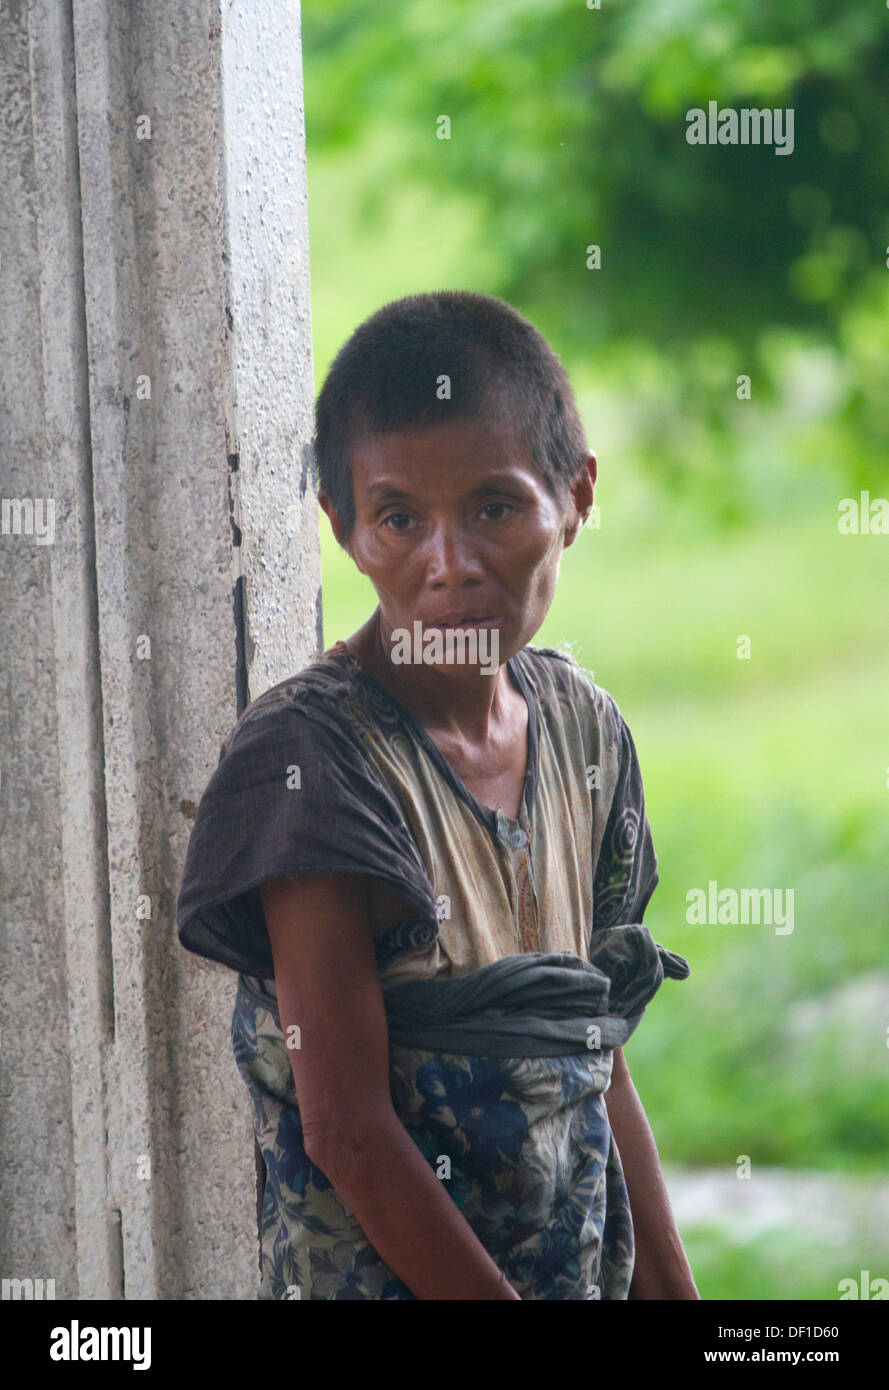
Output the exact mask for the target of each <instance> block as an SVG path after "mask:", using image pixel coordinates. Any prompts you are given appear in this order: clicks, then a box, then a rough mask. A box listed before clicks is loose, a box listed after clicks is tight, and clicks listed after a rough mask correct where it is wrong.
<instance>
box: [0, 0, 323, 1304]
mask: <svg viewBox="0 0 889 1390" xmlns="http://www.w3.org/2000/svg"><path fill="white" fill-rule="evenodd" d="M0 81H2V90H3V92H4V100H3V102H2V103H0V123H2V124H0V160H2V168H0V177H2V186H3V188H4V190H5V193H4V198H3V199H0V314H2V323H3V337H4V343H3V348H4V359H5V360H4V364H3V371H4V376H5V380H6V382H7V392H6V400H5V402H4V421H3V438H2V441H0V443H2V449H3V472H2V482H0V498H2V499H6V500H7V502H8V503H9V505H8V506H7V508H6V513H5V517H6V520H5V522H4V534H2V535H0V581H2V584H3V595H4V598H3V603H2V605H0V624H2V629H3V631H2V632H0V646H2V650H3V651H4V652H5V654H6V656H5V658H4V681H3V688H4V696H5V699H4V701H3V713H2V718H3V743H2V751H0V818H2V847H0V870H2V876H3V885H4V886H3V891H2V896H0V911H2V913H3V924H2V925H3V939H2V952H3V971H2V992H0V1123H2V1142H0V1149H2V1158H0V1163H2V1197H0V1275H2V1276H3V1277H4V1278H7V1277H8V1278H33V1279H38V1278H42V1279H54V1280H55V1296H56V1298H77V1297H79V1298H87V1299H88V1298H100V1297H112V1298H114V1297H126V1298H166V1299H184V1298H252V1297H253V1296H254V1294H255V1289H256V1283H257V1276H256V1263H257V1242H256V1219H255V1190H254V1172H253V1147H252V1131H251V1125H250V1114H249V1106H248V1103H247V1095H246V1091H245V1090H244V1088H243V1085H242V1083H241V1081H240V1078H239V1077H238V1074H237V1072H236V1070H235V1066H234V1061H233V1059H232V1056H231V1046H230V1041H229V1023H230V1017H231V1007H232V994H233V988H234V979H235V977H234V976H233V975H232V974H231V973H230V972H228V971H226V970H225V969H223V968H222V967H219V966H215V965H213V964H210V963H209V962H204V961H200V960H198V959H197V958H196V957H192V956H189V955H187V954H186V953H185V952H184V951H183V950H182V948H181V947H180V946H179V944H178V940H177V937H176V930H175V920H174V919H175V905H176V897H177V893H178V887H179V880H180V875H181V868H182V863H183V860H184V855H185V847H186V844H187V840H188V835H189V831H190V828H191V824H192V821H193V818H194V811H195V805H196V802H197V800H198V799H199V797H200V794H201V792H202V791H203V788H204V786H205V785H206V782H207V780H208V779H209V776H210V774H211V772H212V770H213V768H214V767H215V765H216V760H217V757H218V751H219V744H220V742H221V739H222V737H223V735H224V734H225V732H226V731H227V730H228V729H229V728H230V726H231V724H232V723H233V722H234V719H235V717H236V714H237V711H238V708H239V707H241V706H242V705H243V703H244V702H245V700H246V699H247V698H252V697H254V696H255V695H257V694H259V693H261V692H262V691H263V690H264V689H266V688H267V687H268V686H269V685H271V684H273V683H274V682H275V681H277V680H280V679H282V678H283V677H284V676H285V675H286V674H288V673H289V672H291V671H293V670H296V669H299V667H301V666H302V665H304V664H305V663H306V662H307V661H308V660H309V659H310V657H311V655H312V653H313V651H315V650H316V648H318V647H319V646H321V645H322V632H321V609H320V560H319V550H318V519H317V508H316V504H315V500H314V492H313V489H312V486H311V470H310V450H309V441H310V439H311V430H312V419H311V412H312V400H313V395H314V384H313V378H312V363H311V334H310V308H309V271H308V228H307V217H306V181H305V152H304V151H305V142H304V124H303V97H302V72H301V50H300V15H299V6H298V4H297V3H296V0H188V3H186V4H183V3H182V0H151V2H150V3H148V0H138V2H137V3H130V4H126V5H122V4H119V3H116V0H73V2H72V3H71V4H66V5H63V4H60V3H58V0H18V3H17V2H16V0H4V3H3V5H2V8H0ZM47 499H48V500H51V501H52V502H53V503H54V534H53V536H52V539H51V541H50V540H49V538H48V532H47V534H45V535H43V536H40V535H38V534H37V530H38V526H37V523H36V521H35V522H34V524H32V525H31V526H30V528H29V525H28V521H29V515H31V514H33V515H34V516H35V517H40V516H43V517H44V518H45V517H46V516H47V515H52V512H51V511H50V512H47V511H46V510H44V509H43V507H42V505H39V504H42V503H43V502H44V501H45V500H47ZM13 500H15V501H17V502H21V503H22V507H20V508H15V507H13V506H12V501H13ZM35 502H36V503H37V504H38V506H37V507H36V510H35V509H34V507H33V505H32V507H31V512H30V513H29V510H28V505H27V504H28V503H31V504H34V503H35ZM14 512H17V515H18V516H19V517H20V518H21V524H20V525H19V526H18V528H16V525H15V517H14V515H13V514H14ZM17 529H18V531H20V532H21V534H17V533H16V531H17ZM29 530H30V533H29Z"/></svg>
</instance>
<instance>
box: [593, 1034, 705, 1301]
mask: <svg viewBox="0 0 889 1390" xmlns="http://www.w3.org/2000/svg"><path fill="white" fill-rule="evenodd" d="M605 1104H606V1107H607V1109H608V1119H609V1121H610V1123H611V1130H612V1133H613V1134H614V1138H615V1140H616V1142H617V1147H618V1152H619V1153H620V1157H621V1163H622V1164H623V1170H624V1180H625V1181H626V1184H627V1194H628V1196H629V1199H630V1211H631V1213H632V1217H633V1231H634V1233H635V1240H636V1263H635V1268H634V1270H633V1282H632V1283H631V1285H630V1298H649V1299H658V1298H660V1299H694V1298H700V1296H701V1295H700V1294H699V1293H698V1290H697V1288H696V1286H695V1281H694V1277H693V1275H692V1272H691V1266H690V1265H689V1263H688V1259H687V1257H686V1254H685V1250H684V1249H683V1246H682V1240H681V1238H680V1235H679V1231H678V1230H677V1228H676V1222H675V1220H674V1219H673V1212H672V1209H671V1207H670V1198H669V1196H668V1195H667V1188H666V1185H665V1183H664V1179H663V1174H662V1173H661V1164H660V1158H659V1156H658V1151H657V1145H656V1144H655V1142H654V1135H653V1134H652V1132H651V1126H650V1125H649V1123H648V1120H647V1118H646V1115H645V1111H644V1110H643V1108H642V1102H641V1101H640V1099H639V1096H638V1093H637V1091H636V1087H635V1086H634V1085H633V1079H632V1077H631V1076H630V1071H629V1068H628V1066H627V1063H626V1058H625V1057H624V1054H623V1049H622V1048H620V1047H616V1048H615V1049H614V1070H613V1072H612V1077H611V1085H610V1087H609V1088H608V1090H607V1091H606V1092H605Z"/></svg>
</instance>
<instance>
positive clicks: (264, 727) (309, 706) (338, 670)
mask: <svg viewBox="0 0 889 1390" xmlns="http://www.w3.org/2000/svg"><path fill="white" fill-rule="evenodd" d="M359 693H360V686H359V682H358V680H357V672H356V669H355V666H354V663H351V662H349V661H346V660H343V659H342V657H340V656H339V655H338V653H337V652H335V651H334V650H333V649H332V648H331V649H328V650H326V651H316V652H313V654H312V656H311V658H310V660H309V662H308V664H307V665H306V666H304V667H303V668H302V669H301V670H299V671H295V672H294V673H293V674H292V675H289V676H286V677H285V678H284V680H281V681H279V682H278V683H277V685H273V686H270V687H269V689H268V690H266V691H263V693H262V694H261V695H258V696H257V697H256V698H255V699H254V700H251V701H250V703H249V704H248V705H247V706H246V707H245V708H244V710H243V711H242V712H241V714H240V716H239V717H238V719H237V721H236V723H235V724H234V725H233V726H232V727H231V728H230V729H229V731H228V733H227V734H226V736H225V738H224V739H223V741H222V746H221V748H220V757H221V758H222V757H225V755H226V754H227V753H228V752H229V751H230V749H231V747H232V745H233V744H234V743H235V741H236V740H239V739H241V737H242V736H245V735H246V734H247V732H248V731H249V733H250V735H251V736H252V737H253V738H256V737H258V736H261V735H263V734H265V733H272V732H273V731H276V730H278V729H279V728H281V727H282V726H283V727H287V726H290V727H294V726H296V725H297V724H299V723H302V722H304V721H305V720H307V719H308V720H311V721H313V723H314V724H315V725H318V724H321V725H326V726H327V728H328V729H329V730H330V732H331V733H332V734H334V735H335V736H336V737H337V738H344V737H347V735H348V731H349V726H350V724H351V723H352V722H353V720H354V719H355V718H356V717H357V715H358V709H357V701H358V698H359Z"/></svg>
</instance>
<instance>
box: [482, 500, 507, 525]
mask: <svg viewBox="0 0 889 1390" xmlns="http://www.w3.org/2000/svg"><path fill="white" fill-rule="evenodd" d="M491 507H501V508H502V507H506V508H507V509H508V510H509V511H511V512H512V511H515V508H514V507H513V506H512V505H511V503H509V502H489V503H488V505H487V506H486V507H483V508H482V511H485V512H487V511H490V509H491ZM491 520H492V521H500V520H501V517H499V516H495V517H492V518H491Z"/></svg>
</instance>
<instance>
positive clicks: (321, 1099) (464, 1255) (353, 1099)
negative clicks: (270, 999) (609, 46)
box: [260, 874, 519, 1300]
mask: <svg viewBox="0 0 889 1390" xmlns="http://www.w3.org/2000/svg"><path fill="white" fill-rule="evenodd" d="M260 891H261V896H262V905H263V910H264V913H265V919H266V926H267V928H268V933H269V939H270V941H271V946H272V957H273V961H274V967H275V984H276V988H277V992H278V1004H279V1011H280V1017H281V1027H282V1029H283V1031H284V1035H285V1037H286V1036H287V1035H288V1033H287V1030H288V1027H289V1026H290V1025H292V1024H297V1025H298V1026H299V1029H300V1032H299V1034H298V1035H297V1036H299V1039H300V1047H299V1048H295V1049H293V1050H292V1051H291V1053H290V1061H291V1067H292V1070H293V1080H294V1083H295V1085H296V1094H297V1099H298V1101H299V1107H300V1114H301V1116H302V1123H303V1138H304V1143H305V1148H306V1153H307V1154H308V1156H309V1158H310V1159H311V1160H312V1162H313V1163H314V1164H315V1165H316V1166H317V1167H318V1168H320V1169H321V1171H322V1172H323V1173H324V1174H325V1176H326V1177H327V1178H329V1179H330V1182H331V1183H332V1184H333V1186H334V1188H335V1190H336V1192H337V1193H338V1195H339V1196H340V1198H341V1199H342V1201H343V1203H344V1205H345V1206H346V1207H347V1208H348V1210H349V1211H350V1212H351V1213H352V1215H353V1216H354V1217H355V1219H356V1220H357V1221H358V1223H359V1224H360V1226H361V1227H362V1229H363V1231H364V1233H365V1235H366V1236H367V1238H368V1240H369V1241H370V1243H371V1245H372V1246H373V1248H374V1249H375V1250H376V1251H377V1253H378V1254H379V1255H380V1256H381V1257H382V1258H383V1259H384V1260H385V1261H386V1263H387V1264H388V1265H389V1267H390V1268H391V1269H392V1270H393V1271H394V1272H395V1274H397V1276H398V1277H399V1279H401V1280H402V1281H403V1282H404V1283H405V1284H406V1285H407V1287H408V1288H409V1289H410V1290H411V1292H412V1293H413V1294H414V1295H415V1296H416V1297H417V1298H420V1299H511V1300H516V1299H519V1295H518V1294H517V1293H516V1291H515V1290H514V1289H513V1288H512V1287H511V1285H509V1284H508V1283H507V1282H506V1279H505V1276H504V1275H503V1274H502V1273H501V1271H500V1269H499V1268H498V1267H497V1265H496V1264H495V1263H494V1260H493V1259H492V1258H491V1256H490V1255H489V1254H488V1252H487V1250H486V1249H485V1247H484V1246H483V1245H482V1243H481V1241H480V1240H479V1239H478V1237H477V1236H476V1234H475V1232H474V1231H473V1230H472V1227H471V1226H470V1225H469V1223H468V1222H467V1221H466V1219H465V1218H464V1217H463V1215H462V1214H461V1212H460V1210H459V1208H458V1207H457V1206H456V1205H455V1203H454V1202H453V1201H452V1199H451V1197H450V1196H449V1195H448V1193H447V1192H446V1191H445V1189H444V1186H443V1185H442V1182H441V1181H440V1180H439V1179H438V1178H437V1177H436V1176H435V1174H434V1172H433V1171H432V1169H431V1168H430V1166H429V1164H428V1163H427V1161H426V1159H425V1158H424V1157H423V1155H422V1154H421V1152H420V1150H419V1149H418V1148H417V1146H416V1144H415V1143H414V1142H413V1140H412V1139H411V1137H410V1135H409V1134H408V1132H407V1130H406V1129H405V1128H404V1126H403V1125H402V1123H401V1121H400V1120H399V1118H398V1116H397V1114H396V1113H395V1109H394V1107H393V1105H392V1098H391V1094H390V1091H389V1035H388V1030H387V1027H386V1011H385V1005H384V1002H383V992H382V988H381V986H380V978H379V971H378V968H377V963H376V957H375V955H374V950H373V943H372V940H371V934H370V931H369V929H368V920H367V880H366V878H364V877H363V876H355V875H332V874H306V875H303V876H301V877H299V878H297V879H276V880H275V881H274V882H272V883H266V884H263V885H262V887H261V890H260Z"/></svg>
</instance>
